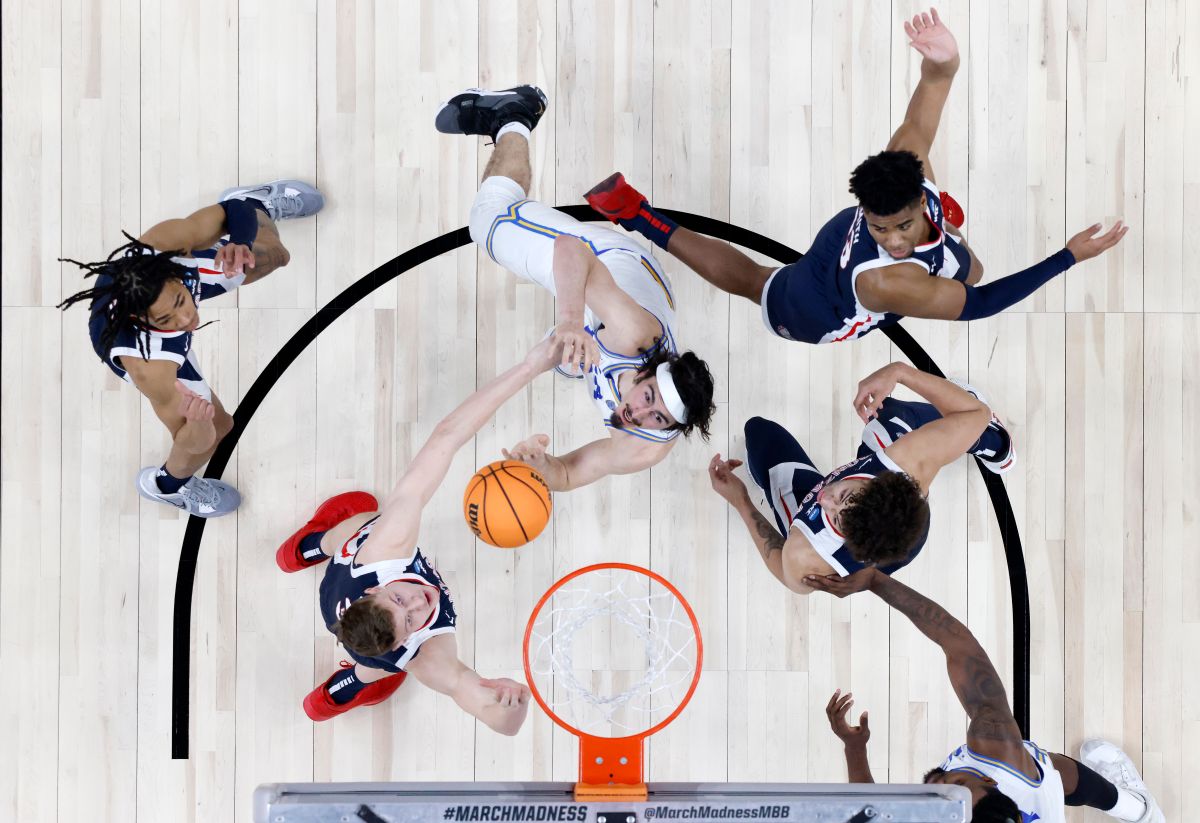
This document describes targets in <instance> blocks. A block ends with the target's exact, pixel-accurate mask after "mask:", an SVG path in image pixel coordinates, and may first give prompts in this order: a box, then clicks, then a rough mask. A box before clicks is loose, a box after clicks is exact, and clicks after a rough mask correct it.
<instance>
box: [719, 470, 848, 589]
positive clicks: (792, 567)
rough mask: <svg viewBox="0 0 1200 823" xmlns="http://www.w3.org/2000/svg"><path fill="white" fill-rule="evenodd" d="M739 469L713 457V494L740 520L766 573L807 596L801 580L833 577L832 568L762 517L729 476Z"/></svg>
mask: <svg viewBox="0 0 1200 823" xmlns="http://www.w3.org/2000/svg"><path fill="white" fill-rule="evenodd" d="M740 465H742V461H741V460H722V459H721V455H719V454H718V455H715V456H714V457H713V459H712V460H711V461H709V464H708V479H709V482H710V483H712V487H713V491H715V492H716V493H717V494H719V495H721V497H723V498H724V499H725V501H726V502H727V503H729V505H730V506H732V507H733V508H734V510H735V511H736V512H737V513H738V515H740V516H741V518H742V523H744V524H745V526H746V530H747V531H748V532H750V539H751V540H753V541H754V547H755V548H756V549H758V554H759V556H760V557H761V558H762V559H763V562H764V563H765V564H766V565H767V571H769V572H770V573H771V574H772V575H774V577H775V579H776V580H778V581H779V582H780V583H782V584H783V585H785V586H787V587H788V588H789V589H791V590H792V591H794V592H795V593H796V594H808V593H810V592H811V591H813V589H812V588H811V587H810V586H808V585H806V584H805V583H804V579H805V577H806V576H808V575H821V574H833V567H832V566H830V565H829V564H828V563H826V562H825V561H824V560H823V559H821V557H820V556H819V555H817V553H816V552H814V551H813V550H812V547H811V546H810V545H809V544H808V540H806V539H805V537H804V535H802V534H800V533H799V532H797V531H796V530H795V529H793V530H792V531H791V532H790V533H789V534H788V536H787V537H784V536H783V535H782V534H780V533H779V529H777V528H775V524H774V523H771V522H770V521H769V520H767V518H765V517H763V516H762V512H760V511H759V510H758V507H757V506H755V505H754V501H753V500H751V499H750V493H749V492H748V491H747V489H746V484H745V483H743V482H742V479H741V478H740V477H738V476H737V475H735V474H734V473H733V470H734V469H736V468H737V467H738V466H740Z"/></svg>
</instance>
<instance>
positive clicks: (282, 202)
mask: <svg viewBox="0 0 1200 823" xmlns="http://www.w3.org/2000/svg"><path fill="white" fill-rule="evenodd" d="M271 206H272V207H273V208H274V210H275V212H276V213H277V214H278V215H279V216H280V217H291V216H292V215H295V214H299V213H300V212H302V211H303V210H304V201H303V200H301V199H300V195H298V194H281V195H279V196H278V197H272V198H271Z"/></svg>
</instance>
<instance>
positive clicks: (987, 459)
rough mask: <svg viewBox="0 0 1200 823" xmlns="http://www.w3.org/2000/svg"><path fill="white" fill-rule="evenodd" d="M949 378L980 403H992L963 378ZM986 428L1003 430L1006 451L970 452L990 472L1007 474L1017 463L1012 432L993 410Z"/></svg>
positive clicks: (989, 405)
mask: <svg viewBox="0 0 1200 823" xmlns="http://www.w3.org/2000/svg"><path fill="white" fill-rule="evenodd" d="M949 380H950V382H951V383H953V384H954V385H956V386H958V387H959V388H960V389H962V390H963V391H965V392H966V393H967V394H969V395H971V396H973V397H974V398H975V399H976V400H978V401H979V402H980V403H984V404H986V405H987V406H988V407H989V408H991V405H992V404H991V403H988V399H987V395H985V394H984V393H983V392H981V391H980V390H979V389H977V388H975V387H974V386H972V385H971V384H970V383H968V382H966V381H965V380H959V379H958V378H957V377H951V378H949ZM988 428H989V429H994V430H995V431H1000V432H1004V435H1005V437H1006V438H1007V439H1008V451H1006V452H1005V453H1004V454H996V453H995V452H993V451H992V450H991V449H981V450H979V451H975V452H971V454H972V455H973V456H974V457H976V458H978V460H979V462H980V463H982V464H983V467H984V468H985V469H987V470H988V471H990V472H991V473H992V474H1007V473H1008V472H1010V471H1012V468H1013V466H1015V465H1017V444H1016V441H1014V440H1013V436H1012V432H1010V431H1009V430H1008V429H1007V428H1005V427H1004V423H1003V422H1002V421H1001V420H1000V418H999V417H997V416H996V413H995V412H992V419H991V421H990V422H989V423H988Z"/></svg>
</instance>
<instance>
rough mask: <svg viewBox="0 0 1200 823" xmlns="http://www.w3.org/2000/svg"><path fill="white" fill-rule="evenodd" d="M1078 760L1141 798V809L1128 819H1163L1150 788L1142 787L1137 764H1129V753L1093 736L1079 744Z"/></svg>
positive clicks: (1141, 822)
mask: <svg viewBox="0 0 1200 823" xmlns="http://www.w3.org/2000/svg"><path fill="white" fill-rule="evenodd" d="M1079 761H1080V762H1081V763H1083V764H1084V765H1085V766H1087V767H1088V768H1089V769H1091V770H1092V771H1094V772H1096V773H1097V774H1099V775H1100V776H1101V777H1103V778H1104V779H1105V780H1107V781H1108V782H1109V783H1112V784H1113V785H1114V786H1116V787H1117V788H1118V789H1124V790H1125V791H1127V792H1129V793H1130V794H1135V795H1137V796H1138V797H1140V798H1141V799H1142V800H1143V801H1145V803H1146V811H1145V813H1143V814H1142V816H1141V817H1139V818H1138V819H1137V820H1136V821H1130V823H1165V821H1166V817H1165V816H1164V815H1163V813H1162V809H1160V808H1159V807H1158V803H1157V802H1156V801H1155V800H1154V796H1153V795H1151V794H1150V790H1149V789H1148V788H1146V784H1145V783H1144V782H1143V781H1142V776H1141V775H1140V774H1138V770H1137V767H1136V766H1134V765H1133V761H1132V760H1130V759H1129V755H1127V754H1125V752H1123V751H1121V750H1120V749H1119V748H1117V746H1116V745H1114V744H1112V743H1109V742H1108V741H1107V740H1099V739H1095V738H1093V739H1092V740H1085V741H1083V745H1081V746H1080V747H1079Z"/></svg>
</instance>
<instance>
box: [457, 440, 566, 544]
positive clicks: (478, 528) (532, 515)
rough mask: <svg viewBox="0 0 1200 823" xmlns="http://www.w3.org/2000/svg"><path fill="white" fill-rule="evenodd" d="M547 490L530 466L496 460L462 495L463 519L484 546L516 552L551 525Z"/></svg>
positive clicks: (473, 479) (478, 473) (482, 470)
mask: <svg viewBox="0 0 1200 823" xmlns="http://www.w3.org/2000/svg"><path fill="white" fill-rule="evenodd" d="M552 508H553V505H552V503H551V501H550V487H549V486H547V485H546V481H545V480H543V479H542V476H541V475H540V474H538V473H537V472H536V471H534V470H533V469H532V468H531V467H530V466H528V465H527V464H525V463H521V462H520V461H517V460H497V461H496V462H494V463H489V464H488V465H486V466H484V467H483V468H482V469H480V470H479V471H477V472H476V473H475V476H474V477H472V478H471V482H469V483H467V492H466V494H464V495H463V517H465V518H466V520H467V525H468V526H470V527H471V531H473V532H475V535H476V536H477V537H478V538H479V539H480V540H482V541H483V542H484V543H488V544H490V545H492V546H497V547H499V548H501V549H515V548H516V547H518V546H523V545H525V544H526V543H528V542H529V541H530V540H533V539H534V538H535V537H537V536H538V535H539V534H541V533H542V529H544V528H546V523H548V522H549V521H550V510H551V509H552Z"/></svg>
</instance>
